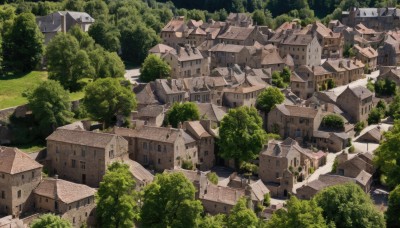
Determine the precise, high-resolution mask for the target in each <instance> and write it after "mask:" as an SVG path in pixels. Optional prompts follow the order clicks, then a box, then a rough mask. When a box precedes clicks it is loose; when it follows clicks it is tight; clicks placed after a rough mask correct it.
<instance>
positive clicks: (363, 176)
mask: <svg viewBox="0 0 400 228" xmlns="http://www.w3.org/2000/svg"><path fill="white" fill-rule="evenodd" d="M371 178H372V175H371V174H369V173H367V172H366V171H365V170H361V172H360V173H359V174H358V175H357V177H356V181H357V182H358V183H360V184H361V185H363V186H366V185H367V184H368V182H369V181H370V180H371Z"/></svg>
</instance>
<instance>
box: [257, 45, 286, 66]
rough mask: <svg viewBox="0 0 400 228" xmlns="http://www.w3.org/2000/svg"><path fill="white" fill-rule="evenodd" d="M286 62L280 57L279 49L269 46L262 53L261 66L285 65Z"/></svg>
mask: <svg viewBox="0 0 400 228" xmlns="http://www.w3.org/2000/svg"><path fill="white" fill-rule="evenodd" d="M283 63H284V60H283V59H282V58H281V56H280V55H279V52H278V49H277V48H276V47H275V46H273V45H271V44H269V45H266V46H265V47H264V49H263V50H262V52H261V65H275V64H283Z"/></svg>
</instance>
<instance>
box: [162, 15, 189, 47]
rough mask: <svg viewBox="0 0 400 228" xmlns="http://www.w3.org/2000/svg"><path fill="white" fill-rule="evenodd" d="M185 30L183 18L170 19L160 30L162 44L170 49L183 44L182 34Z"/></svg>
mask: <svg viewBox="0 0 400 228" xmlns="http://www.w3.org/2000/svg"><path fill="white" fill-rule="evenodd" d="M186 28H187V26H186V24H185V17H183V16H177V17H174V18H172V19H171V20H170V21H169V22H168V23H167V24H166V25H165V26H164V28H163V29H162V30H161V34H160V36H161V39H162V43H163V44H165V45H168V46H170V47H176V46H178V45H179V44H183V43H184V39H183V35H184V34H183V32H184V30H185V29H186Z"/></svg>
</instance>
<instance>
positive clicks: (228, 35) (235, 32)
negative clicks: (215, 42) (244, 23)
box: [217, 26, 254, 41]
mask: <svg viewBox="0 0 400 228" xmlns="http://www.w3.org/2000/svg"><path fill="white" fill-rule="evenodd" d="M253 30H254V27H250V28H245V27H237V26H229V28H228V29H227V30H226V31H225V32H223V33H222V34H220V35H219V36H218V37H217V38H218V39H228V40H240V41H244V40H246V39H247V38H248V37H249V36H250V34H251V33H252V32H253Z"/></svg>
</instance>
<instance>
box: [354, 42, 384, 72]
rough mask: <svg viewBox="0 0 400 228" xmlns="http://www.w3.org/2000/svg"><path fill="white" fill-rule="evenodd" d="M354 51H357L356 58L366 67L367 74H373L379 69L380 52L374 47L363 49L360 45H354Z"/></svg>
mask: <svg viewBox="0 0 400 228" xmlns="http://www.w3.org/2000/svg"><path fill="white" fill-rule="evenodd" d="M353 50H355V53H356V58H357V59H359V60H361V62H362V63H363V64H364V65H365V67H366V72H365V73H371V72H372V71H376V70H377V69H378V66H377V62H378V52H377V51H376V50H375V49H373V48H372V47H365V48H362V47H360V46H359V45H357V44H356V45H354V46H353Z"/></svg>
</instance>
